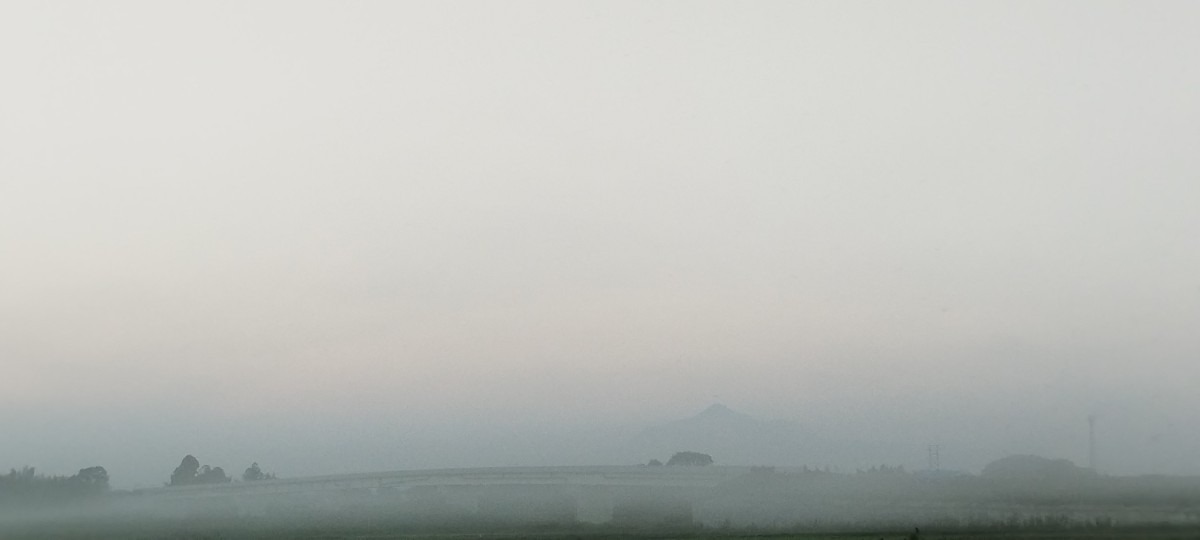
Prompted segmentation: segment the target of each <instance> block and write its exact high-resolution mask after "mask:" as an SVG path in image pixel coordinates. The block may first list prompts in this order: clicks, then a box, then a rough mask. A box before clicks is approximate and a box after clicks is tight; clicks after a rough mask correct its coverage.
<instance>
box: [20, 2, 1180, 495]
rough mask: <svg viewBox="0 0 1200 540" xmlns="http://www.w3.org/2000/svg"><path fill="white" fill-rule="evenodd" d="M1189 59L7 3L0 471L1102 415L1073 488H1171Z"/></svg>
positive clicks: (222, 8) (1098, 42) (602, 444)
mask: <svg viewBox="0 0 1200 540" xmlns="http://www.w3.org/2000/svg"><path fill="white" fill-rule="evenodd" d="M1197 27H1200V8H1198V7H1197V5H1196V4H1194V3H1189V2H1170V1H1164V2H1105V1H1100V2H1054V3H1020V4H1012V3H1004V2H972V3H955V2H921V3H911V4H876V3H856V2H827V3H821V2H817V3H791V2H759V3H753V4H746V3H733V2H730V3H719V2H690V1H689V2H655V3H643V2H636V3H634V2H630V3H622V2H616V3H613V2H604V3H574V4H563V3H557V2H545V3H528V2H519V3H504V4H492V3H459V4H443V3H425V4H409V3H405V4H392V3H354V4H342V3H313V2H260V3H241V2H230V3H222V2H205V3H196V4H174V3H160V2H121V3H105V4H85V5H80V4H69V3H46V2H27V3H25V2H9V3H5V4H4V5H3V6H0V65H2V66H4V67H3V71H2V72H0V78H2V80H0V368H2V369H0V374H2V375H0V377H2V383H3V385H2V387H3V391H2V392H0V429H2V430H3V431H4V433H6V434H8V435H6V436H4V437H2V438H0V457H3V460H4V462H5V463H0V466H4V467H8V466H15V467H19V466H21V465H23V464H28V465H32V466H36V467H38V468H39V470H43V471H46V472H57V473H73V472H74V471H76V470H78V469H80V468H82V467H86V466H90V465H96V464H102V465H105V466H106V467H108V470H109V472H110V473H111V474H112V477H113V479H114V483H116V484H117V485H118V486H123V485H154V484H156V483H159V482H161V481H163V479H164V478H165V476H166V475H167V474H169V472H170V470H171V468H172V467H173V466H174V464H177V463H178V461H179V459H180V458H181V457H182V456H183V455H185V454H188V453H192V454H196V455H197V456H200V457H201V458H202V460H203V461H204V462H206V463H214V464H219V465H222V466H224V467H226V469H228V470H241V469H242V468H244V467H245V466H247V465H249V463H250V462H252V461H258V462H260V463H263V464H264V465H265V466H268V467H271V468H273V469H274V470H277V471H278V472H279V473H280V474H281V475H291V476H298V475H302V474H305V473H314V474H317V473H334V472H341V471H351V470H353V471H359V470H371V469H375V468H387V469H397V468H409V467H424V466H472V465H538V464H591V463H595V462H597V461H599V460H601V459H605V458H606V456H616V457H613V458H612V459H618V458H620V459H626V458H628V459H630V460H633V459H635V458H636V459H637V462H642V461H643V460H645V459H648V458H650V457H658V458H659V459H663V458H664V457H666V456H663V455H655V456H648V455H637V456H635V455H627V454H623V453H620V452H618V450H617V449H610V448H609V447H610V446H611V445H612V444H613V443H611V442H610V441H613V440H622V441H623V440H627V439H628V438H629V437H635V436H636V435H637V434H638V433H640V432H641V430H642V429H644V428H646V427H647V426H651V425H657V424H662V423H667V422H670V421H673V420H678V419H683V418H688V417H690V416H692V415H694V414H695V413H696V411H700V410H702V409H704V408H705V407H707V406H708V405H709V404H711V403H713V402H716V401H720V402H724V403H727V404H729V405H730V406H731V407H733V408H734V409H736V410H740V411H744V412H745V413H746V414H748V415H750V416H752V417H754V418H757V419H762V421H767V422H769V421H771V419H779V420H783V421H787V422H794V423H796V424H797V425H800V426H804V428H805V429H809V430H814V432H820V433H823V434H824V435H822V437H823V438H825V439H828V440H840V441H861V442H862V443H863V445H865V446H869V447H871V448H879V449H880V450H878V451H879V452H880V453H881V454H882V455H879V456H876V455H875V454H873V452H876V450H874V449H873V450H870V451H869V452H872V453H869V454H867V455H864V457H862V459H863V460H864V461H865V460H867V459H868V458H870V459H876V458H879V459H882V458H887V459H888V461H889V462H890V463H891V464H906V465H909V466H910V467H911V466H919V465H920V464H922V463H924V460H925V448H926V446H927V445H928V444H935V443H936V444H942V445H943V447H944V448H945V449H946V451H945V454H944V457H943V463H944V464H945V465H946V466H948V467H954V468H963V469H977V468H978V467H980V466H982V465H983V464H984V463H987V462H989V461H991V460H992V459H995V458H998V457H1003V456H1005V455H1009V454H1023V453H1036V454H1043V455H1047V456H1051V457H1064V458H1070V459H1073V460H1074V461H1075V462H1077V463H1081V464H1082V463H1086V462H1087V446H1086V440H1087V424H1086V418H1087V417H1088V415H1093V414H1094V415H1097V418H1098V422H1097V426H1098V428H1097V429H1098V431H1099V440H1100V441H1101V444H1100V450H1099V452H1098V458H1097V459H1098V460H1099V464H1100V465H1101V469H1102V470H1105V471H1108V472H1114V473H1145V472H1166V473H1200V469H1197V464H1196V461H1195V459H1194V458H1193V456H1195V455H1196V454H1197V452H1198V451H1200V435H1197V433H1196V431H1195V430H1194V429H1193V428H1192V426H1195V425H1197V418H1196V411H1200V398H1197V396H1196V392H1195V386H1196V385H1195V382H1196V381H1197V377H1198V376H1200V362H1197V359H1198V358H1200V338H1198V337H1197V336H1198V335H1200V334H1198V333H1197V329H1198V328H1200V247H1198V240H1197V239H1198V238H1200V213H1197V212H1196V203H1195V201H1197V200H1200V154H1198V153H1197V152H1196V151H1195V148H1197V147H1198V143H1200V140H1198V139H1200V131H1198V130H1197V129H1196V126H1197V125H1200V124H1198V122H1197V120H1198V119H1200V105H1198V103H1200V102H1198V101H1197V100H1196V99H1195V96H1196V95H1197V94H1198V93H1200V92H1198V90H1200V88H1198V86H1200V85H1198V84H1197V83H1198V82H1200V73H1198V70H1200V67H1198V65H1200V64H1198V63H1197V62H1195V57H1196V52H1197V51H1198V50H1200V37H1198V35H1197V33H1196V32H1195V31H1194V29H1195V28H1197ZM873 441H874V442H873ZM880 442H882V443H880ZM855 448H859V446H856V447H855ZM694 450H699V451H703V450H704V449H699V448H698V449H694ZM864 452H868V451H866V450H864ZM717 457H718V458H719V457H720V456H717ZM764 459H765V457H764ZM956 460H957V461H956ZM814 465H817V464H814Z"/></svg>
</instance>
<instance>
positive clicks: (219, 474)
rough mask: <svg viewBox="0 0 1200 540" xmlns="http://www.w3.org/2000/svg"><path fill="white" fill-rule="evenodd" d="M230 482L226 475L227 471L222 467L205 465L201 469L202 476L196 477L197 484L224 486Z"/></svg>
mask: <svg viewBox="0 0 1200 540" xmlns="http://www.w3.org/2000/svg"><path fill="white" fill-rule="evenodd" d="M228 481H230V478H229V477H228V476H226V475H225V469H222V468H220V467H209V466H208V465H205V466H203V467H200V474H197V475H196V483H197V484H223V483H225V482H228Z"/></svg>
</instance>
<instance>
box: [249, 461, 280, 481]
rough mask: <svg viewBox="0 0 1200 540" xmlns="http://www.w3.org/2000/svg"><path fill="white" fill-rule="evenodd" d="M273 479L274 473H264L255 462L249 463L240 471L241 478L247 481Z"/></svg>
mask: <svg viewBox="0 0 1200 540" xmlns="http://www.w3.org/2000/svg"><path fill="white" fill-rule="evenodd" d="M274 479H275V474H274V473H264V472H263V471H262V468H260V467H259V466H258V463H257V462H255V463H251V464H250V466H249V467H247V468H246V472H244V473H242V480H245V481H247V482H256V481H258V480H274Z"/></svg>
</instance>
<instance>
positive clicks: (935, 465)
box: [929, 444, 942, 471]
mask: <svg viewBox="0 0 1200 540" xmlns="http://www.w3.org/2000/svg"><path fill="white" fill-rule="evenodd" d="M941 449H942V445H940V444H931V445H929V470H931V471H940V470H942V462H941V455H940V454H941Z"/></svg>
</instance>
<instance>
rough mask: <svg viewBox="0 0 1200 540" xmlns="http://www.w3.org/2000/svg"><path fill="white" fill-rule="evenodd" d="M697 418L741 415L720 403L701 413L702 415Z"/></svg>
mask: <svg viewBox="0 0 1200 540" xmlns="http://www.w3.org/2000/svg"><path fill="white" fill-rule="evenodd" d="M696 416H740V413H738V412H736V411H734V410H733V409H730V408H729V407H726V406H724V405H722V404H720V403H713V404H712V405H709V406H708V408H707V409H704V410H703V411H700V414H697V415H696Z"/></svg>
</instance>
